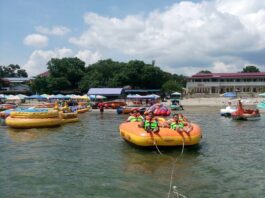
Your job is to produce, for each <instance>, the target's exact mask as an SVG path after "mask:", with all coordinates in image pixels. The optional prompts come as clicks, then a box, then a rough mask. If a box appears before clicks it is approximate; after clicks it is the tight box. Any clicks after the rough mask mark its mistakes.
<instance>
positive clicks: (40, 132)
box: [6, 128, 55, 142]
mask: <svg viewBox="0 0 265 198" xmlns="http://www.w3.org/2000/svg"><path fill="white" fill-rule="evenodd" d="M6 132H7V134H8V136H9V137H10V139H12V140H13V141H15V142H28V141H34V140H36V139H38V138H41V137H45V136H48V135H49V134H51V133H54V132H55V131H54V130H51V128H40V129H36V128H32V129H14V128H7V129H6Z"/></svg>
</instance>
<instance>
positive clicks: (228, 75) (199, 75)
mask: <svg viewBox="0 0 265 198" xmlns="http://www.w3.org/2000/svg"><path fill="white" fill-rule="evenodd" d="M249 77H250V78H253V77H265V72H246V73H210V74H208V73H197V74H195V75H192V76H191V78H249Z"/></svg>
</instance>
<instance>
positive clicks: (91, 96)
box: [88, 95, 106, 99]
mask: <svg viewBox="0 0 265 198" xmlns="http://www.w3.org/2000/svg"><path fill="white" fill-rule="evenodd" d="M88 97H89V98H90V99H106V97H105V96H102V95H89V96H88Z"/></svg>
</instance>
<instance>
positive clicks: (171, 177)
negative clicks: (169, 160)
mask: <svg viewBox="0 0 265 198" xmlns="http://www.w3.org/2000/svg"><path fill="white" fill-rule="evenodd" d="M151 133H152V135H154V133H153V132H151ZM152 137H153V140H154V141H153V144H154V145H155V147H156V150H157V152H158V153H159V154H160V155H163V153H162V152H161V151H160V150H159V148H158V146H157V143H156V141H155V138H154V136H152ZM181 137H182V136H181ZM184 147H185V140H184V137H182V149H181V153H180V155H179V156H177V157H176V159H175V161H174V162H173V165H172V166H173V167H172V171H171V176H170V183H169V190H168V196H167V198H169V197H170V194H171V188H172V180H173V175H174V172H175V164H176V162H177V161H178V160H179V159H180V158H181V157H182V155H183V152H184ZM173 193H174V194H176V195H177V197H178V198H179V197H182V198H186V196H185V195H182V194H180V193H179V192H178V191H177V187H176V186H173Z"/></svg>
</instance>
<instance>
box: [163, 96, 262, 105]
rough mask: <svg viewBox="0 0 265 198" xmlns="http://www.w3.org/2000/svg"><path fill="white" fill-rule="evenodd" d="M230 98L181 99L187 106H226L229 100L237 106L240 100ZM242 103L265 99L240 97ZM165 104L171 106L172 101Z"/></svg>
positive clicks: (254, 103)
mask: <svg viewBox="0 0 265 198" xmlns="http://www.w3.org/2000/svg"><path fill="white" fill-rule="evenodd" d="M239 99H240V98H236V99H230V98H184V99H182V100H180V104H181V105H183V106H184V107H185V106H202V107H205V106H206V107H207V106H208V107H225V106H227V105H228V102H231V105H232V106H236V105H237V103H238V100H239ZM240 100H241V102H242V104H243V105H245V106H256V105H257V104H258V103H259V102H261V101H262V100H264V99H263V98H247V99H240ZM164 104H166V105H167V106H170V104H171V102H170V101H167V102H165V103H164Z"/></svg>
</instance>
